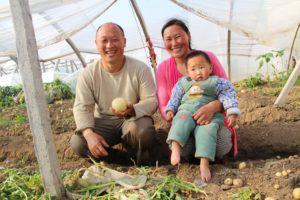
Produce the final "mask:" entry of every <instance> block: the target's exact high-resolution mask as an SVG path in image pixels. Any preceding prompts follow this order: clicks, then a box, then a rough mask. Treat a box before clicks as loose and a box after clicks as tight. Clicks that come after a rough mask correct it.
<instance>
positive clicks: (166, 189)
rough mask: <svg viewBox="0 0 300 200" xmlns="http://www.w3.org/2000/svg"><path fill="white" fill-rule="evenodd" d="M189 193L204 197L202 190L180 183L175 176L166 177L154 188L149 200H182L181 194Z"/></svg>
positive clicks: (188, 183)
mask: <svg viewBox="0 0 300 200" xmlns="http://www.w3.org/2000/svg"><path fill="white" fill-rule="evenodd" d="M190 192H195V193H202V194H204V195H205V196H206V193H205V192H204V191H203V189H202V188H200V187H198V186H196V185H195V184H193V183H190V182H186V181H182V180H181V179H180V178H178V177H177V176H166V177H164V178H163V179H162V181H161V183H159V184H158V185H157V186H156V188H155V192H154V194H153V195H152V196H151V199H184V198H183V196H181V194H183V193H190Z"/></svg>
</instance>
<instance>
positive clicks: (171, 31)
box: [163, 25, 190, 58]
mask: <svg viewBox="0 0 300 200" xmlns="http://www.w3.org/2000/svg"><path fill="white" fill-rule="evenodd" d="M163 40H164V44H165V47H166V49H167V51H168V53H169V54H170V55H171V56H172V57H174V58H185V56H186V55H187V54H188V52H189V51H190V48H189V41H190V35H189V34H187V33H186V32H185V31H184V30H183V29H182V28H181V27H180V26H178V25H171V26H169V27H167V28H166V29H165V31H164V33H163Z"/></svg>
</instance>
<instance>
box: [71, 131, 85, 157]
mask: <svg viewBox="0 0 300 200" xmlns="http://www.w3.org/2000/svg"><path fill="white" fill-rule="evenodd" d="M70 146H71V148H72V150H73V151H74V152H75V153H76V154H77V155H78V156H80V157H87V153H88V147H87V143H86V140H85V139H84V137H83V136H81V135H76V134H73V135H72V137H71V140H70Z"/></svg>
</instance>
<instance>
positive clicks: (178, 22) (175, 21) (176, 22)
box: [161, 18, 192, 49]
mask: <svg viewBox="0 0 300 200" xmlns="http://www.w3.org/2000/svg"><path fill="white" fill-rule="evenodd" d="M173 25H177V26H179V27H180V28H182V30H183V31H184V32H185V33H186V34H188V35H191V33H190V30H189V28H188V27H187V25H186V24H185V23H184V22H183V21H182V20H180V19H177V18H172V19H170V20H169V21H167V23H165V24H164V26H163V27H162V29H161V36H162V37H164V32H165V30H166V28H168V27H169V26H173ZM189 48H190V49H192V47H191V41H189Z"/></svg>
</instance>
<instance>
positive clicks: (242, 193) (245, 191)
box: [231, 188, 254, 200]
mask: <svg viewBox="0 0 300 200" xmlns="http://www.w3.org/2000/svg"><path fill="white" fill-rule="evenodd" d="M253 194H254V193H253V192H252V191H251V189H249V188H242V189H241V190H239V192H238V193H235V194H233V195H232V197H231V200H251V199H252V196H253Z"/></svg>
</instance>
